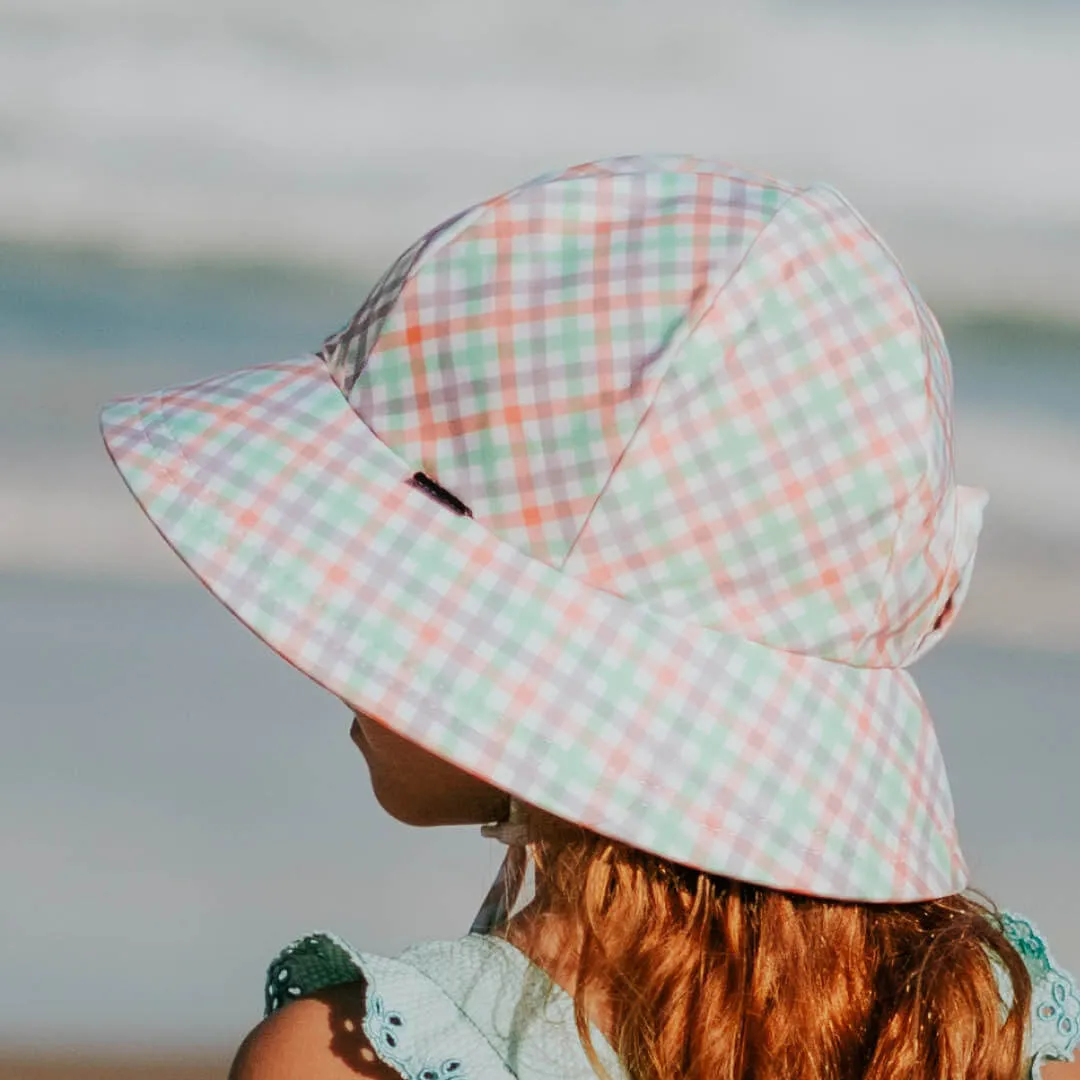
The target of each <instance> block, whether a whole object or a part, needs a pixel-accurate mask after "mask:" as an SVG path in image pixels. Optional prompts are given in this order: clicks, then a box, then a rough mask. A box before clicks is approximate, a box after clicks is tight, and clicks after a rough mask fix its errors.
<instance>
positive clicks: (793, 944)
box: [525, 832, 1031, 1080]
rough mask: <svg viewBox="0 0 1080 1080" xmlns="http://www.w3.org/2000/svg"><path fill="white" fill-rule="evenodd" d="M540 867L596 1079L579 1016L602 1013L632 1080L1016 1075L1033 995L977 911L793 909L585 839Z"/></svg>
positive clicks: (965, 902) (966, 907)
mask: <svg viewBox="0 0 1080 1080" xmlns="http://www.w3.org/2000/svg"><path fill="white" fill-rule="evenodd" d="M533 851H534V858H535V859H536V862H537V867H538V870H539V871H540V873H539V874H538V879H539V882H540V884H539V887H538V888H539V892H538V897H537V905H536V910H539V911H541V912H543V913H544V914H543V915H542V916H540V919H541V920H543V919H546V918H551V917H553V918H555V919H556V920H558V923H559V925H561V926H572V927H574V931H573V933H574V934H575V935H577V936H578V939H579V940H578V941H577V943H576V944H577V946H578V948H577V956H578V959H577V963H576V968H573V969H572V970H571V971H570V972H569V977H568V980H567V981H568V985H569V988H570V989H571V991H572V993H573V995H574V1003H575V1011H576V1016H577V1022H578V1031H579V1034H580V1036H581V1038H582V1042H583V1044H584V1046H585V1049H586V1051H587V1053H588V1054H589V1057H590V1059H591V1060H592V1062H593V1066H594V1068H595V1069H596V1070H597V1072H598V1073H599V1074H600V1075H603V1069H602V1067H601V1066H600V1063H599V1060H598V1059H597V1056H596V1053H595V1050H594V1048H593V1046H592V1042H591V1040H590V1037H589V1027H588V1020H587V1009H586V1006H587V1005H589V1006H590V1010H589V1011H591V1012H592V1013H593V1014H594V1015H595V1014H596V1011H597V1010H596V1008H595V1005H596V1003H597V1002H598V1001H600V1002H603V1006H604V1008H603V1012H604V1013H605V1015H606V1016H607V1019H608V1022H607V1024H606V1025H602V1026H605V1027H606V1028H607V1032H606V1033H607V1034H608V1036H609V1038H610V1041H611V1043H612V1046H613V1047H614V1048H615V1050H616V1051H617V1052H618V1054H619V1057H620V1059H621V1060H622V1062H623V1063H624V1065H625V1067H626V1069H627V1070H628V1072H629V1073H630V1075H631V1076H632V1077H634V1080H1018V1078H1019V1077H1020V1075H1021V1072H1022V1063H1023V1056H1024V1038H1025V1028H1026V1023H1027V1016H1028V1009H1029V1006H1030V1000H1031V982H1030V978H1029V976H1028V973H1027V969H1026V968H1025V967H1024V964H1023V961H1022V960H1021V959H1020V956H1019V954H1018V953H1017V952H1016V950H1015V949H1014V948H1013V947H1012V946H1011V944H1010V943H1009V941H1008V939H1007V938H1006V937H1005V935H1004V934H1003V933H1002V931H1001V929H1000V927H999V925H998V923H997V922H996V920H995V918H994V909H992V908H991V907H988V906H987V905H985V904H984V903H982V902H980V901H977V900H976V899H973V898H970V897H968V896H966V895H956V896H950V897H946V898H945V899H942V900H933V901H928V902H924V903H907V904H881V905H876V904H860V903H851V902H843V901H834V900H821V899H816V898H813V897H805V896H797V895H793V894H790V893H784V892H779V891H777V890H774V889H768V888H764V887H760V886H755V885H749V884H745V883H742V882H737V881H732V880H729V879H725V878H720V877H716V876H713V875H710V874H705V873H701V872H698V871H695V870H690V869H687V868H684V867H679V866H676V865H674V864H672V863H669V862H667V861H666V860H664V859H661V858H659V857H657V856H653V855H649V854H646V853H644V852H641V851H638V850H636V849H634V848H630V847H627V846H626V845H624V844H620V843H616V842H614V841H610V840H607V839H604V838H603V837H599V836H596V835H594V834H591V833H585V832H576V833H575V834H573V835H571V836H570V837H569V838H566V837H564V838H562V839H559V840H547V841H541V842H540V843H538V844H536V845H535V847H534V849H533ZM539 925H540V923H539V922H538V923H537V926H539ZM525 934H526V935H527V934H528V931H525ZM571 955H572V954H571ZM995 962H996V963H997V964H998V965H1000V969H1001V970H1002V971H1003V972H1004V974H1005V975H1006V976H1007V979H1008V982H1009V983H1010V984H1011V997H1009V1000H1008V1001H1007V1002H1006V1001H1003V999H1002V992H1001V990H1000V989H999V984H998V978H997V976H996V974H995V967H994V964H995Z"/></svg>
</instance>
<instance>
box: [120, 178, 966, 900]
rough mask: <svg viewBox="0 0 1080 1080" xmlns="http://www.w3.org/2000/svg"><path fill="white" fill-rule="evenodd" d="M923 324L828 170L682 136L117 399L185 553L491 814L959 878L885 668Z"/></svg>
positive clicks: (496, 209) (773, 861) (891, 896)
mask: <svg viewBox="0 0 1080 1080" xmlns="http://www.w3.org/2000/svg"><path fill="white" fill-rule="evenodd" d="M951 396H952V377H951V371H950V365H949V359H948V354H947V352H946V348H945V344H944V342H943V339H942V335H941V332H940V330H939V328H938V325H937V323H936V322H935V320H934V318H933V316H932V315H931V313H930V311H929V310H928V308H927V307H926V306H925V304H924V303H923V301H922V300H921V299H920V297H919V294H918V293H917V292H916V291H915V289H914V288H913V287H912V286H911V284H910V283H909V282H908V280H907V279H906V278H905V276H904V274H903V272H902V270H901V268H900V266H899V265H898V263H897V261H896V259H895V258H894V257H893V256H892V254H891V253H890V252H889V250H888V248H887V247H886V246H885V245H884V243H883V242H882V241H881V239H880V238H879V237H878V236H877V235H876V234H875V233H874V232H873V231H872V230H871V229H870V228H869V227H868V226H867V225H866V223H865V222H864V221H863V219H862V218H861V217H860V216H859V214H858V213H857V212H856V211H855V210H854V209H853V208H852V207H851V205H850V204H849V203H848V202H847V201H846V200H845V199H844V198H843V197H842V196H841V195H840V194H838V193H837V192H836V191H835V190H833V189H832V188H830V187H828V186H824V185H814V186H809V187H796V186H793V185H790V184H786V183H783V182H781V181H778V180H775V179H772V178H769V177H765V176H758V175H754V174H751V173H747V172H743V171H740V170H737V169H733V168H729V167H727V166H724V165H720V164H715V163H710V162H705V161H701V160H697V159H692V158H673V157H637V158H619V159H612V160H608V161H601V162H594V163H590V164H586V165H582V166H578V167H575V168H571V169H568V170H566V171H563V172H559V173H553V174H550V175H547V176H543V177H540V178H539V179H537V180H534V181H531V182H529V183H526V184H524V185H522V186H520V187H518V188H515V189H514V190H512V191H509V192H506V193H504V194H501V195H499V196H497V197H495V198H492V199H489V200H487V201H485V202H483V203H481V204H479V205H477V206H474V207H472V208H471V209H469V210H467V211H465V212H464V213H462V214H459V215H458V216H456V217H454V218H452V219H451V220H449V221H447V222H444V223H443V224H442V225H440V226H439V227H438V228H436V229H434V230H433V231H431V232H430V233H428V234H427V235H425V236H424V237H422V238H421V239H420V240H419V241H418V242H417V243H415V244H414V245H413V246H412V247H410V248H409V249H408V250H407V251H406V252H405V253H404V254H403V255H402V256H401V258H399V259H398V260H397V262H395V263H394V264H393V266H392V267H391V268H390V269H389V270H388V271H387V273H386V274H385V275H384V276H383V278H382V279H381V280H380V281H379V282H378V284H377V285H376V286H375V288H374V289H373V291H372V292H371V293H370V295H369V296H368V297H367V299H366V300H365V301H364V303H363V305H362V306H361V307H360V309H359V311H358V312H357V313H356V315H355V317H354V318H353V319H352V320H351V321H350V322H349V323H348V325H347V326H346V327H345V328H344V329H343V330H341V331H340V332H339V333H336V334H334V335H333V336H332V337H330V338H329V339H327V341H326V342H325V344H324V345H323V346H322V348H321V349H320V350H319V351H318V352H317V353H313V354H311V355H307V356H302V357H300V358H297V359H292V360H287V361H284V362H279V363H271V364H268V365H265V366H260V367H252V368H247V369H244V370H240V371H234V372H231V373H228V374H225V375H221V376H219V377H215V378H209V379H204V380H202V381H200V382H196V383H193V384H191V385H186V386H181V387H178V388H175V389H169V390H165V391H161V392H160V393H153V394H146V395H142V396H138V397H133V398H128V399H124V400H121V401H118V402H116V403H114V404H112V405H110V406H108V407H107V408H106V409H105V410H104V412H103V415H102V427H103V433H104V436H105V440H106V442H107V445H108V448H109V451H110V452H111V454H112V457H113V459H114V461H115V463H116V465H117V467H118V468H119V470H120V472H121V473H122V474H123V477H124V479H125V481H126V482H127V484H128V486H129V487H130V489H131V491H132V492H133V494H134V495H135V497H136V499H137V500H138V501H139V503H140V504H141V505H142V507H143V509H144V510H145V511H146V513H147V514H148V515H149V517H150V518H151V520H152V521H153V522H154V524H155V525H156V526H157V528H158V529H159V530H160V531H161V533H162V535H163V536H164V537H165V539H166V540H167V541H168V543H169V544H170V545H171V546H172V547H173V548H174V549H175V551H176V552H177V553H178V554H179V555H180V557H181V558H182V559H183V560H184V561H185V562H186V563H187V565H188V566H189V567H190V568H191V570H192V571H193V572H194V573H195V574H196V575H197V576H198V577H199V578H200V579H201V580H202V581H203V583H204V584H205V585H206V586H207V587H208V588H209V589H210V591H211V592H212V593H214V595H215V596H217V597H218V599H220V600H221V601H222V602H223V603H224V604H225V605H226V606H227V607H228V608H229V609H230V610H231V611H232V612H233V613H234V614H235V615H236V616H237V617H238V618H239V619H240V620H241V621H242V622H244V623H245V624H246V625H247V626H248V627H250V628H251V629H252V630H253V631H254V632H255V633H256V634H257V635H258V636H259V637H260V638H262V639H263V640H264V641H265V642H267V644H269V645H270V646H271V647H272V648H273V649H274V650H276V651H277V652H278V653H279V654H280V655H281V656H283V657H284V658H285V659H287V660H288V661H289V662H290V663H292V664H293V665H295V666H296V667H297V668H299V669H300V670H301V671H303V672H304V673H305V674H307V675H308V676H310V677H311V678H312V679H314V680H315V681H316V682H318V683H320V684H321V685H323V686H324V687H326V688H327V689H328V690H330V691H331V692H332V693H334V694H335V695H337V696H338V697H339V698H341V699H342V700H343V701H345V702H346V703H347V704H348V705H350V706H351V707H353V708H354V709H357V710H360V711H362V712H365V713H367V714H369V715H372V716H375V717H377V718H379V719H380V720H382V721H383V722H384V723H386V724H388V725H389V726H391V727H392V728H393V729H395V730H396V731H397V732H399V733H400V734H402V735H404V736H406V737H408V738H409V739H411V740H413V741H414V742H416V743H418V744H419V745H421V746H422V747H425V748H426V749H428V750H429V751H432V752H434V753H435V754H437V755H439V756H441V757H443V758H445V759H446V760H448V761H450V762H453V763H454V764H456V765H457V766H459V767H461V768H462V769H465V770H467V771H468V772H470V773H472V774H474V775H477V776H480V777H483V778H485V779H486V780H488V781H490V782H492V783H494V784H496V785H498V786H499V787H500V788H503V789H505V790H506V791H507V792H509V793H511V795H513V796H515V797H516V798H517V799H520V800H523V801H525V802H527V803H529V804H532V805H534V806H537V807H539V808H541V809H543V810H546V811H548V812H550V813H552V814H555V815H557V816H559V817H562V818H566V819H568V820H570V821H573V822H577V823H579V824H581V825H584V826H586V827H588V828H590V829H593V830H595V831H596V832H599V833H601V834H604V835H606V836H609V837H612V838H615V839H618V840H622V841H625V842H627V843H629V844H631V845H633V846H635V847H638V848H641V849H644V850H647V851H650V852H654V853H656V854H659V855H661V856H664V857H666V858H669V859H671V860H673V861H675V862H678V863H682V864H685V865H688V866H691V867H696V868H699V869H701V870H705V871H710V872H713V873H717V874H722V875H727V876H730V877H733V878H737V879H740V880H744V881H748V882H754V883H758V884H762V885H766V886H771V887H774V888H779V889H785V890H791V891H795V892H801V893H807V894H812V895H816V896H821V897H832V898H838V899H851V900H862V901H911V900H920V899H929V898H935V897H940V896H944V895H948V894H950V893H954V892H957V891H959V890H961V889H963V888H964V886H965V884H966V869H965V865H964V861H963V858H962V856H961V853H960V849H959V845H958V841H957V836H956V830H955V824H954V818H953V807H952V800H951V796H950V792H949V786H948V782H947V778H946V773H945V768H944V764H943V761H942V758H941V753H940V749H939V746H938V742H937V739H936V736H935V732H934V726H933V723H932V721H931V718H930V716H929V714H928V711H927V708H926V706H925V704H924V702H923V700H922V698H921V696H920V694H919V691H918V689H917V687H916V685H915V682H914V681H913V679H912V677H911V675H910V673H909V672H908V671H907V670H906V669H907V667H908V665H910V664H911V663H912V662H913V661H914V660H915V659H916V658H918V657H919V656H921V655H922V654H923V653H925V651H926V650H927V649H928V648H930V647H931V646H932V645H933V644H934V643H935V642H936V641H937V640H938V639H939V638H940V637H941V635H942V634H943V633H944V632H945V631H946V630H947V629H948V626H949V625H950V623H951V621H952V619H953V618H954V617H955V615H956V613H957V611H958V610H959V608H960V605H961V603H962V601H963V598H964V595H965V593H966V591H967V587H968V583H969V581H970V576H971V569H972V561H973V557H974V553H975V545H976V539H977V535H978V532H979V528H980V524H981V519H982V508H983V504H984V502H985V493H983V492H981V491H979V490H976V489H970V488H965V487H962V486H959V485H958V484H957V483H956V481H955V476H954V469H953V457H952V420H951Z"/></svg>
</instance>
